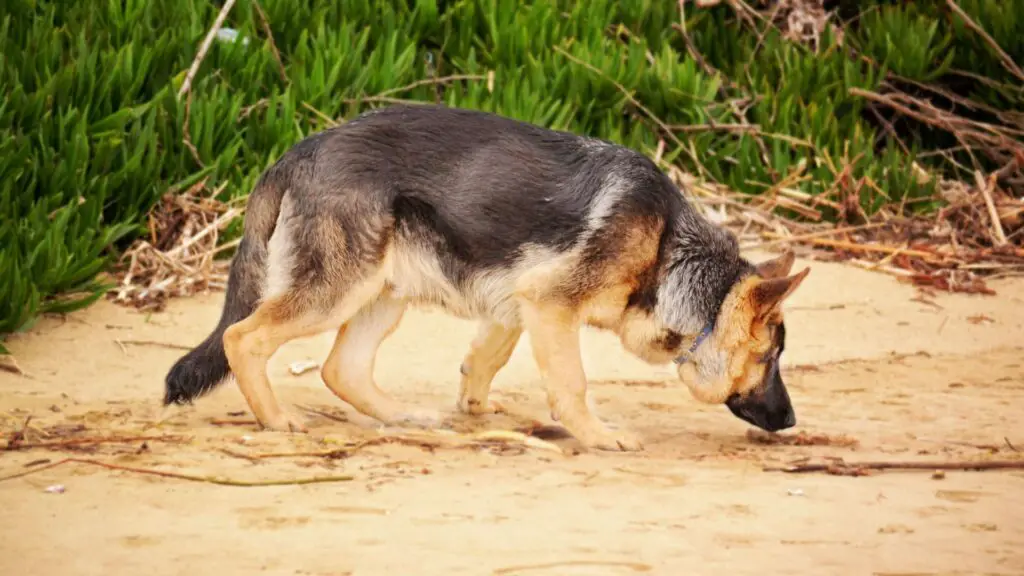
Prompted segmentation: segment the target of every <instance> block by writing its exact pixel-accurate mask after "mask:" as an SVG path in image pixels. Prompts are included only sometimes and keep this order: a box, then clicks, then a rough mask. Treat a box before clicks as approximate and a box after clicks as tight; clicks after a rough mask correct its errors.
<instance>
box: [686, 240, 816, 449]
mask: <svg viewBox="0 0 1024 576" xmlns="http://www.w3.org/2000/svg"><path fill="white" fill-rule="evenodd" d="M793 261H794V255H793V253H792V252H787V253H785V254H783V255H782V256H780V257H778V258H775V259H773V260H769V261H766V262H762V263H761V264H759V265H757V266H756V270H757V272H756V274H752V275H750V276H748V277H746V278H743V279H742V280H740V281H739V282H737V283H736V285H735V286H733V288H732V289H731V290H730V292H729V294H728V296H727V297H726V298H725V301H724V302H723V303H722V307H721V310H720V312H719V315H718V319H717V321H716V322H715V325H714V326H713V327H709V329H708V330H706V332H705V333H703V334H702V337H701V338H698V340H697V341H696V342H694V343H693V344H692V345H691V346H690V347H689V350H688V355H687V356H686V357H684V358H680V359H679V367H678V372H679V377H680V378H681V379H682V380H683V381H684V382H685V383H686V384H687V386H688V387H689V388H690V391H691V392H692V393H693V395H694V397H695V398H697V399H698V400H699V401H702V402H705V403H709V404H723V403H724V404H725V405H726V406H727V407H728V408H729V410H730V411H731V412H732V413H733V414H734V415H735V416H736V417H738V418H740V419H742V420H744V421H746V422H748V423H750V424H753V425H754V426H757V427H758V428H761V429H763V430H768V431H770V432H774V431H777V430H782V429H785V428H790V427H792V426H793V425H795V424H796V416H795V414H794V411H793V405H792V403H791V402H790V399H789V392H788V391H787V390H786V385H785V383H784V382H783V381H782V375H781V374H780V372H779V361H780V356H781V354H782V351H783V349H784V348H785V345H786V328H785V324H784V323H783V319H782V302H783V301H784V300H785V299H786V298H787V297H788V296H789V295H790V294H792V293H793V291H794V290H796V289H797V287H798V286H800V283H801V282H803V280H804V278H806V277H807V274H808V273H810V269H809V268H805V269H804V270H803V271H801V272H799V273H797V274H794V275H792V276H790V275H789V272H790V269H791V268H792V267H793Z"/></svg>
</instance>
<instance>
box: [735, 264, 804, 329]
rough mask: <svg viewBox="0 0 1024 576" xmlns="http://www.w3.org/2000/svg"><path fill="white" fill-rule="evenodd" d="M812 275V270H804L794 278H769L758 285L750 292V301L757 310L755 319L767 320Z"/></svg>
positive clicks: (793, 276)
mask: <svg viewBox="0 0 1024 576" xmlns="http://www.w3.org/2000/svg"><path fill="white" fill-rule="evenodd" d="M810 273H811V269H810V268H804V269H803V270H802V271H801V272H798V273H796V274H794V275H792V276H784V277H782V278H769V279H766V280H762V281H760V282H758V283H757V285H756V286H754V288H753V289H752V290H751V291H750V300H751V304H753V308H754V310H755V317H756V318H758V319H762V318H765V317H766V316H768V315H769V314H771V313H772V312H773V311H774V310H775V309H776V308H778V306H779V305H780V304H781V303H782V301H783V300H785V299H786V297H788V296H789V295H790V294H792V293H793V291H794V290H796V289H797V287H799V286H800V284H801V283H802V282H803V281H804V278H806V277H807V275H808V274H810Z"/></svg>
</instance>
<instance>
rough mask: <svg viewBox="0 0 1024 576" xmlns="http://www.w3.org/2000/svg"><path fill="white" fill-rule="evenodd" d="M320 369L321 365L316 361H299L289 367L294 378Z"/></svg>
mask: <svg viewBox="0 0 1024 576" xmlns="http://www.w3.org/2000/svg"><path fill="white" fill-rule="evenodd" d="M319 367H320V363H319V362H317V361H316V360H298V361H296V362H292V363H291V364H289V365H288V371H289V372H291V373H292V375H293V376H300V375H302V374H305V373H306V372H309V371H310V370H315V369H317V368H319Z"/></svg>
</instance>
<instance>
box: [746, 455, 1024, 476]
mask: <svg viewBox="0 0 1024 576" xmlns="http://www.w3.org/2000/svg"><path fill="white" fill-rule="evenodd" d="M877 470H931V471H932V473H933V474H934V471H936V470H963V471H983V470H1024V460H981V461H977V462H957V461H951V462H844V461H843V460H842V459H839V458H837V459H834V460H833V461H831V462H828V463H820V464H802V463H801V464H791V465H788V466H765V467H764V471H765V472H787V473H790V474H804V473H808V472H825V473H827V474H831V475H833V476H868V475H870V474H871V472H872V471H877Z"/></svg>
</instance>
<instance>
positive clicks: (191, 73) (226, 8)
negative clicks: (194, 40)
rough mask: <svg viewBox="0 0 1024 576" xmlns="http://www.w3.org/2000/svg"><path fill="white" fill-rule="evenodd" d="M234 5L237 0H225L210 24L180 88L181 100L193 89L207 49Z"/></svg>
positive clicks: (179, 96) (179, 97) (179, 95)
mask: <svg viewBox="0 0 1024 576" xmlns="http://www.w3.org/2000/svg"><path fill="white" fill-rule="evenodd" d="M234 5H235V0H225V2H224V5H223V6H221V9H220V12H219V13H218V14H217V18H216V19H215V20H214V21H213V25H212V26H210V30H209V31H208V32H207V33H206V37H205V38H203V42H202V44H200V45H199V51H198V52H196V57H195V58H194V59H193V60H192V66H190V67H189V69H188V74H186V75H185V81H184V82H182V83H181V88H179V89H178V99H179V100H180V99H181V97H182V95H183V94H185V93H186V92H189V91H190V90H191V89H192V81H193V79H195V76H196V73H197V72H199V66H200V65H201V64H202V63H203V59H204V58H206V51H207V50H209V49H210V44H211V43H212V42H213V38H214V36H216V35H217V31H218V30H220V27H221V26H223V25H224V19H225V18H227V17H228V12H230V11H231V7H232V6H234Z"/></svg>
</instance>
